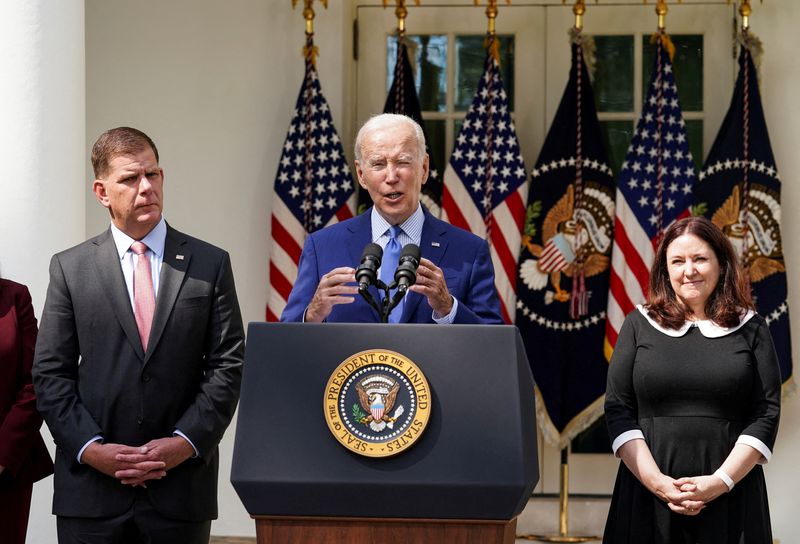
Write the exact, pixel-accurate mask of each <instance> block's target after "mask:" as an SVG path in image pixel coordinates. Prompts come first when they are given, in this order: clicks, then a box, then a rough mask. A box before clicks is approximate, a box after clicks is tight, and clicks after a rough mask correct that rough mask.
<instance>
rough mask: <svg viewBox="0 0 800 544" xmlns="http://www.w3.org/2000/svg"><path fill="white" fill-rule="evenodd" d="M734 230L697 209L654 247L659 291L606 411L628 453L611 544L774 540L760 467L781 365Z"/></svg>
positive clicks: (615, 375) (627, 347)
mask: <svg viewBox="0 0 800 544" xmlns="http://www.w3.org/2000/svg"><path fill="white" fill-rule="evenodd" d="M753 310H754V306H753V303H752V300H751V297H750V293H749V288H748V286H747V283H746V282H745V280H744V276H743V272H742V271H741V270H739V267H738V266H737V260H736V255H735V253H734V250H733V247H732V246H731V243H730V241H729V240H728V239H727V237H726V236H725V234H724V233H723V232H722V231H720V230H719V229H718V228H717V227H716V226H715V225H714V224H713V223H711V222H710V221H708V220H707V219H704V218H700V217H690V218H687V219H683V220H681V221H678V222H676V223H674V224H673V225H672V226H671V227H670V228H669V229H667V231H666V232H665V234H664V238H663V240H662V241H661V244H660V245H659V248H658V250H657V251H656V256H655V259H654V262H653V267H652V270H651V275H650V285H649V295H648V297H647V303H646V304H645V305H644V306H639V307H637V309H636V310H634V311H633V312H631V313H630V314H629V315H628V317H627V318H626V319H625V323H624V324H623V326H622V329H621V330H620V334H619V338H618V340H617V344H616V346H615V348H614V356H613V358H612V360H611V365H610V367H609V373H608V386H607V391H606V403H605V411H606V420H607V422H608V429H609V434H610V437H611V440H612V442H613V444H612V447H613V450H614V453H615V455H617V456H618V457H620V458H621V459H622V463H621V464H620V467H619V473H618V475H617V481H616V484H615V486H614V495H613V497H612V500H611V508H610V511H609V515H608V521H607V522H606V530H605V534H604V540H603V541H604V542H605V543H609V544H626V543H630V544H650V543H653V544H667V543H669V544H671V543H680V544H697V543H703V544H768V543H771V542H772V530H771V528H770V519H769V507H768V504H767V490H766V485H765V482H764V472H763V470H762V467H761V465H762V464H764V463H766V462H767V461H769V459H770V457H771V455H772V448H773V445H774V443H775V436H776V434H777V431H778V419H779V417H780V394H781V382H780V370H779V367H778V361H777V357H776V355H775V349H774V347H773V345H772V338H771V336H770V333H769V329H768V328H767V324H766V322H765V321H764V319H763V318H762V317H760V316H759V315H757V314H755V312H754V311H753Z"/></svg>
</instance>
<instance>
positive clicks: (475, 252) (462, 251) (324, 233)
mask: <svg viewBox="0 0 800 544" xmlns="http://www.w3.org/2000/svg"><path fill="white" fill-rule="evenodd" d="M355 156H356V161H355V164H356V174H357V175H358V183H359V184H360V185H361V187H362V188H363V189H365V190H367V191H368V192H369V195H370V197H372V201H373V202H374V206H373V207H372V208H371V209H370V211H369V212H365V213H363V214H361V215H359V216H358V217H354V218H353V219H350V220H347V221H344V222H341V223H337V224H335V225H332V226H330V227H327V228H325V229H322V230H320V231H318V232H315V233H313V234H311V235H310V236H308V238H307V239H306V243H305V246H304V247H303V254H302V255H301V257H300V264H299V267H298V272H297V281H296V283H295V285H294V288H293V289H292V293H291V294H290V295H289V300H288V301H287V304H286V308H284V311H283V314H282V315H281V321H296V322H300V321H305V322H323V321H327V322H378V321H380V320H381V318H380V316H379V314H378V312H377V311H376V310H374V309H373V308H371V307H370V306H369V304H367V302H366V301H365V300H364V299H363V298H362V297H361V296H360V295H359V294H358V285H357V284H356V279H355V272H356V269H355V266H357V265H358V263H359V259H360V257H361V253H362V250H363V249H364V247H365V246H366V245H367V244H369V243H370V242H374V243H376V244H378V245H380V246H381V247H382V248H384V250H386V248H387V245H395V246H397V245H399V246H400V247H403V246H405V245H406V244H410V243H413V244H416V245H418V246H419V247H420V251H421V259H420V263H419V268H418V269H417V277H416V283H415V284H414V285H412V286H411V287H409V289H408V293H407V295H406V297H405V300H404V301H403V302H402V304H401V305H399V306H398V307H397V308H395V309H394V310H393V311H392V315H391V317H390V321H394V322H401V323H439V324H449V323H460V324H466V323H496V324H501V323H502V322H503V320H502V318H501V317H500V303H499V301H498V298H497V292H496V291H495V287H494V269H493V267H492V260H491V257H490V254H489V247H488V245H487V243H486V241H485V240H483V239H481V238H478V237H477V236H475V235H473V234H471V233H469V232H467V231H465V230H462V229H459V228H458V227H454V226H452V225H450V224H448V223H445V222H444V221H441V220H439V219H437V218H435V217H433V216H432V215H431V214H430V213H429V212H428V211H427V210H426V209H425V208H424V207H422V205H421V204H420V202H419V195H420V191H421V189H422V185H423V184H424V183H425V182H426V181H427V179H428V154H427V153H426V152H425V136H424V134H423V132H422V128H421V127H420V126H419V125H418V124H417V123H416V122H415V121H413V120H412V119H411V118H409V117H406V116H404V115H396V114H381V115H377V116H375V117H372V118H371V119H370V120H369V121H367V122H366V123H365V124H364V126H362V127H361V130H359V132H358V136H357V137H356V143H355ZM386 253H389V252H386ZM388 260H389V259H387V258H386V255H385V256H384V262H383V263H382V265H381V266H382V267H390V272H391V273H393V272H394V269H395V267H396V266H397V262H387V261H388ZM380 272H381V273H380V276H381V277H386V276H385V272H386V271H384V270H381V271H380ZM387 283H388V282H387ZM370 292H371V293H372V295H373V297H374V298H375V300H379V298H380V295H379V293H378V290H377V288H375V287H374V286H373V287H371V288H370Z"/></svg>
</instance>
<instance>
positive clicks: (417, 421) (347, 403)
mask: <svg viewBox="0 0 800 544" xmlns="http://www.w3.org/2000/svg"><path fill="white" fill-rule="evenodd" d="M324 405H325V420H326V421H327V422H328V428H329V429H330V430H331V433H332V434H333V436H334V437H335V438H336V440H338V441H339V443H340V444H342V445H343V446H344V447H345V448H347V449H349V450H351V451H353V452H355V453H357V454H359V455H364V456H367V457H388V456H390V455H397V454H398V453H401V452H403V451H405V450H406V449H407V448H409V447H411V445H413V444H414V443H415V442H416V441H417V440H419V437H420V436H422V432H423V431H424V430H425V427H426V426H427V425H428V418H429V416H430V412H431V391H430V386H429V385H428V380H427V379H426V378H425V375H424V374H423V373H422V371H421V370H420V368H419V367H418V366H417V365H416V364H414V363H413V362H412V361H411V360H409V359H408V358H407V357H405V356H404V355H402V354H400V353H397V352H394V351H389V350H385V349H373V350H366V351H362V352H360V353H356V354H355V355H352V356H350V357H348V358H347V359H345V360H344V361H343V362H342V364H340V365H339V366H338V367H336V370H334V371H333V374H331V377H330V379H329V380H328V384H327V386H326V387H325V402H324Z"/></svg>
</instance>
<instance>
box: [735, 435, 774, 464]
mask: <svg viewBox="0 0 800 544" xmlns="http://www.w3.org/2000/svg"><path fill="white" fill-rule="evenodd" d="M736 443H737V444H744V445H746V446H750V447H751V448H753V449H754V450H757V451H758V453H760V454H761V459H759V460H758V464H759V465H766V464H767V463H769V460H770V459H771V458H772V451H770V449H769V448H768V447H767V445H766V444H764V443H763V442H762V441H761V440H759V439H758V438H756V437H755V436H750V435H749V434H740V435H739V438H737V439H736Z"/></svg>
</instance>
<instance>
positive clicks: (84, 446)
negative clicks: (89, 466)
mask: <svg viewBox="0 0 800 544" xmlns="http://www.w3.org/2000/svg"><path fill="white" fill-rule="evenodd" d="M98 440H103V437H102V436H100V435H99V434H98V435H95V436H93V437H91V438H90V439H89V441H88V442H87V443H86V444H84V445H83V447H82V448H81V449H80V451H78V463H80V464H81V465H82V464H83V461H81V457H83V452H84V451H86V448H88V447H89V444H91V443H93V442H97V441H98Z"/></svg>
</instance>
